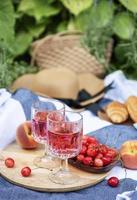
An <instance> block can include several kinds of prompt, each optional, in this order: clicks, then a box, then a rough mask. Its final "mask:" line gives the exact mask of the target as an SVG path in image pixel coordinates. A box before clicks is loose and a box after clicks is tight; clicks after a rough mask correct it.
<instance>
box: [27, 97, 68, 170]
mask: <svg viewBox="0 0 137 200" xmlns="http://www.w3.org/2000/svg"><path fill="white" fill-rule="evenodd" d="M53 110H57V111H58V112H59V113H60V112H61V113H62V116H63V113H64V110H65V106H64V104H63V103H61V102H60V101H58V100H55V99H51V98H42V97H41V98H40V99H39V100H38V101H36V102H34V103H33V105H32V108H31V115H32V133H33V138H34V140H35V141H37V142H38V143H41V144H44V145H45V153H44V155H43V156H41V157H36V159H35V160H34V164H35V165H36V166H38V167H43V168H46V169H50V170H51V169H53V168H55V167H57V166H58V165H59V160H58V159H56V158H55V157H53V156H52V155H51V154H50V151H49V150H48V146H47V115H48V113H50V112H51V111H53Z"/></svg>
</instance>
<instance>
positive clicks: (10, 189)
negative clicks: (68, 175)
mask: <svg viewBox="0 0 137 200" xmlns="http://www.w3.org/2000/svg"><path fill="white" fill-rule="evenodd" d="M136 185H137V183H136V181H134V180H131V179H123V180H121V182H120V185H119V186H118V187H116V188H112V187H110V186H108V185H107V181H102V182H101V183H100V184H98V185H95V186H92V187H89V188H86V189H83V190H80V191H76V192H66V193H51V192H36V191H32V190H28V189H25V188H22V187H18V186H15V185H12V184H11V183H8V182H7V181H5V180H4V179H3V178H0V200H24V199H25V200H31V199H32V200H33V199H35V200H45V199H46V200H115V198H116V195H117V194H120V193H122V192H124V191H131V190H135V187H136ZM132 196H133V197H134V199H133V200H137V194H136V192H135V193H134V194H133V195H132Z"/></svg>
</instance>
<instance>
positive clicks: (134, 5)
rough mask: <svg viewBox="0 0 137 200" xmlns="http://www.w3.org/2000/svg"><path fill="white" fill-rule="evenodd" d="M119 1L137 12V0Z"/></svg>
mask: <svg viewBox="0 0 137 200" xmlns="http://www.w3.org/2000/svg"><path fill="white" fill-rule="evenodd" d="M119 2H120V3H121V4H122V5H123V6H125V7H126V8H127V9H128V10H130V11H132V12H135V13H136V12H137V0H119Z"/></svg>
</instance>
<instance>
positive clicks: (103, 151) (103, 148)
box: [99, 144, 108, 155]
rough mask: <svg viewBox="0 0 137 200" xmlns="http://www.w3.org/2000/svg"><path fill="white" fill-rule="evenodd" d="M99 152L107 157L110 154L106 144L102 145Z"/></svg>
mask: <svg viewBox="0 0 137 200" xmlns="http://www.w3.org/2000/svg"><path fill="white" fill-rule="evenodd" d="M99 152H100V153H102V154H103V155H106V153H107V152H108V148H107V146H105V145H104V144H100V146H99Z"/></svg>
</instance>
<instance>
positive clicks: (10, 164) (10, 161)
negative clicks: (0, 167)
mask: <svg viewBox="0 0 137 200" xmlns="http://www.w3.org/2000/svg"><path fill="white" fill-rule="evenodd" d="M5 165H6V167H8V168H13V167H14V165H15V161H14V160H13V158H6V159H5Z"/></svg>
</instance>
